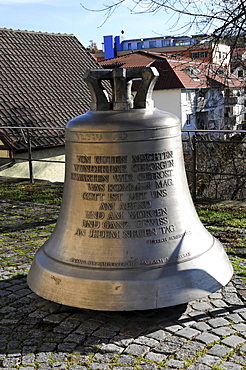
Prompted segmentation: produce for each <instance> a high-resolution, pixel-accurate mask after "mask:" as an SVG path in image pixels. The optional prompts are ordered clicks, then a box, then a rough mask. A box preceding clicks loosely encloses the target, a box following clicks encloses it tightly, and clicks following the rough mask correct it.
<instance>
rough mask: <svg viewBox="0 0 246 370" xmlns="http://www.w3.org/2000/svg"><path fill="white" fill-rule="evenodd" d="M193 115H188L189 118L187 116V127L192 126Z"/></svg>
mask: <svg viewBox="0 0 246 370" xmlns="http://www.w3.org/2000/svg"><path fill="white" fill-rule="evenodd" d="M191 116H192V115H191V114H187V116H186V125H187V126H190V125H191Z"/></svg>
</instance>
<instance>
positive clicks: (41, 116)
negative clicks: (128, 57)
mask: <svg viewBox="0 0 246 370" xmlns="http://www.w3.org/2000/svg"><path fill="white" fill-rule="evenodd" d="M89 68H100V66H99V64H98V63H97V62H96V61H95V59H94V58H93V57H92V56H91V54H90V53H89V52H88V51H86V49H85V48H84V46H83V45H82V44H81V43H80V42H79V41H78V39H77V38H76V37H75V36H73V35H66V34H48V33H41V32H29V31H19V30H18V31H14V30H9V29H0V69H1V90H0V137H2V138H3V140H4V141H5V142H8V144H9V145H10V146H11V147H12V149H13V150H21V149H26V147H27V146H26V135H27V131H26V130H25V131H24V130H22V129H21V127H23V126H28V127H37V128H39V129H37V130H35V131H33V130H30V135H32V136H33V135H34V136H35V137H34V138H32V144H33V146H34V147H36V148H38V147H48V146H54V145H61V144H64V138H63V133H64V131H63V130H61V131H52V130H49V131H47V130H45V131H44V130H42V129H41V127H46V128H49V127H61V128H64V127H65V125H66V123H67V122H68V121H69V120H70V119H71V118H73V117H75V116H78V115H80V114H82V113H84V112H86V111H87V110H88V109H89V106H90V101H91V96H90V93H89V90H88V88H87V86H86V84H85V82H84V80H83V78H82V76H83V74H84V72H85V70H87V69H89ZM1 126H2V127H1ZM3 126H12V127H17V126H18V127H19V129H18V128H17V129H14V128H13V129H12V128H9V129H6V128H4V127H3ZM2 135H4V137H3V136H2Z"/></svg>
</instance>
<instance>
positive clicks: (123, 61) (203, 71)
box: [99, 51, 242, 90]
mask: <svg viewBox="0 0 246 370" xmlns="http://www.w3.org/2000/svg"><path fill="white" fill-rule="evenodd" d="M99 63H100V64H101V66H102V67H103V68H115V67H121V68H129V67H133V66H134V67H147V66H152V67H156V68H157V69H158V72H159V75H160V76H159V78H158V81H157V83H156V85H155V90H163V89H175V88H179V89H180V88H202V87H209V86H211V87H215V86H222V87H223V86H228V87H233V86H242V83H241V82H240V81H239V80H238V79H237V78H236V77H235V76H233V75H232V74H230V73H228V71H226V70H225V69H223V68H222V67H221V66H219V65H211V64H208V63H206V62H205V63H202V62H201V61H200V60H199V61H195V60H192V59H184V58H180V57H174V56H172V55H168V56H167V55H164V54H162V53H152V52H146V51H137V52H135V53H129V54H125V55H122V56H119V57H115V58H111V59H106V60H104V61H101V62H99ZM189 70H190V72H192V71H195V74H196V75H194V76H193V78H192V77H191V73H190V74H189Z"/></svg>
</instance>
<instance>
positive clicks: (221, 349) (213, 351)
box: [207, 344, 231, 357]
mask: <svg viewBox="0 0 246 370" xmlns="http://www.w3.org/2000/svg"><path fill="white" fill-rule="evenodd" d="M229 352H231V348H229V347H227V346H222V345H220V344H215V345H214V346H213V347H212V348H210V349H209V350H208V352H207V354H208V355H214V356H220V357H222V356H224V355H226V354H227V353H229Z"/></svg>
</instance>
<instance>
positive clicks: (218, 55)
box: [216, 51, 221, 59]
mask: <svg viewBox="0 0 246 370" xmlns="http://www.w3.org/2000/svg"><path fill="white" fill-rule="evenodd" d="M216 56H217V58H218V59H221V52H220V51H217V52H216Z"/></svg>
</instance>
